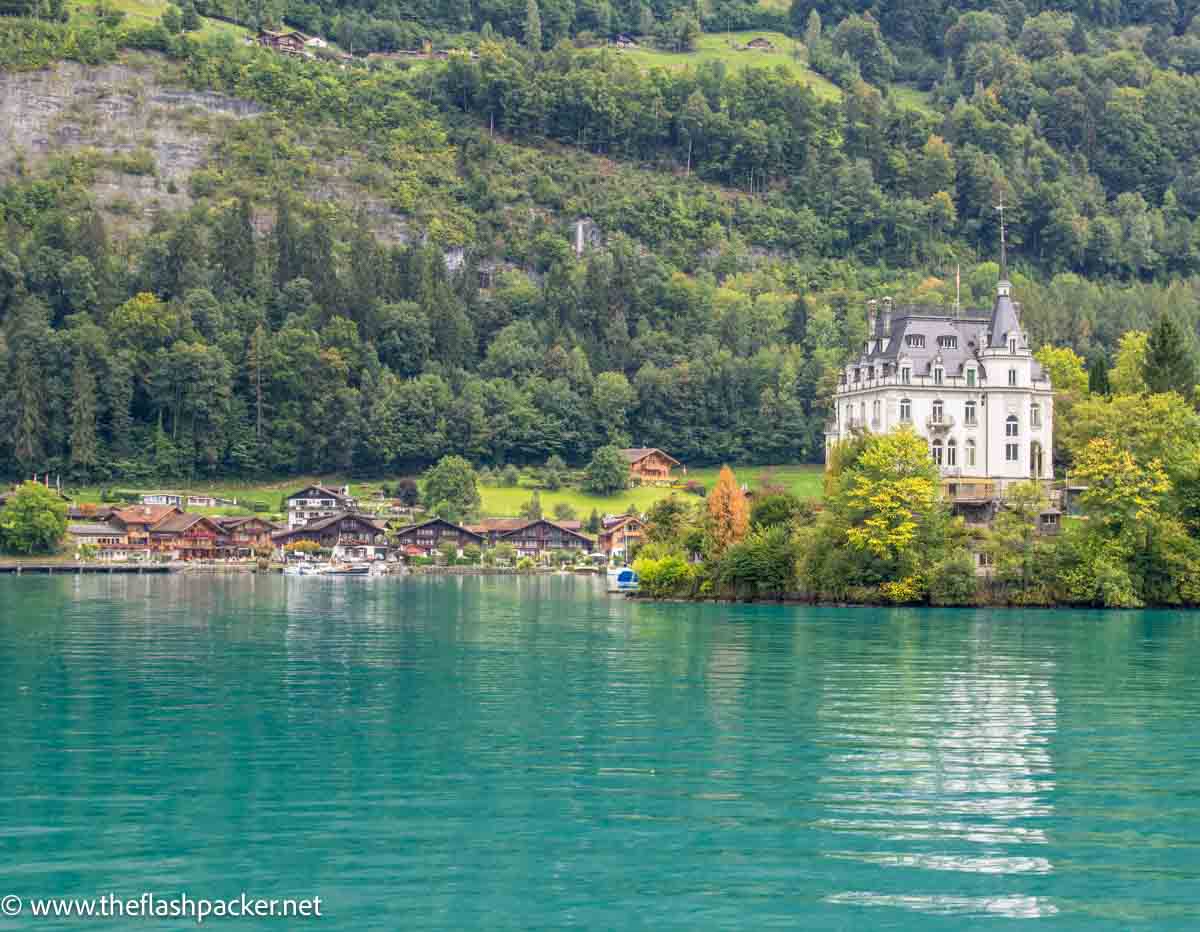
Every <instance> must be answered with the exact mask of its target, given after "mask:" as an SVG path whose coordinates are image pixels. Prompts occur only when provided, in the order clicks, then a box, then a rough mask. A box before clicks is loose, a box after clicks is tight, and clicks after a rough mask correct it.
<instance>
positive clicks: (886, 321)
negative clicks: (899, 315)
mask: <svg viewBox="0 0 1200 932" xmlns="http://www.w3.org/2000/svg"><path fill="white" fill-rule="evenodd" d="M882 324H883V335H884V336H885V337H886V336H887V335H888V334H890V333H891V332H892V298H891V296H890V295H889V296H888V297H886V298H884V299H883V319H882Z"/></svg>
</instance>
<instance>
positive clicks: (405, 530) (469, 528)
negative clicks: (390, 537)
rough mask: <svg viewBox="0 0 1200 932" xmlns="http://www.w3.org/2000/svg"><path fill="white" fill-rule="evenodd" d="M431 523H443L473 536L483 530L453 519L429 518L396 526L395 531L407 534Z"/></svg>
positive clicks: (476, 535) (477, 535)
mask: <svg viewBox="0 0 1200 932" xmlns="http://www.w3.org/2000/svg"><path fill="white" fill-rule="evenodd" d="M431 524H441V525H444V526H446V527H448V528H451V529H452V530H455V531H460V532H462V533H463V534H470V535H471V536H472V537H480V535H481V532H480V531H478V530H475V526H474V525H462V524H455V523H454V522H453V521H447V520H446V519H445V518H427V519H426V520H424V521H418V522H417V523H416V524H405V525H403V526H401V527H398V528H396V530H395V533H397V534H407V533H408V532H409V531H415V530H417V529H418V528H423V527H428V526H429V525H431Z"/></svg>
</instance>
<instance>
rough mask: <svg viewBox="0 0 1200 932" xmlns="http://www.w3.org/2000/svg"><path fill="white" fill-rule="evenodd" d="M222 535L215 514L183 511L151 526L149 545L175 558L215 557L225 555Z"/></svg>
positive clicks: (154, 549)
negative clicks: (205, 515)
mask: <svg viewBox="0 0 1200 932" xmlns="http://www.w3.org/2000/svg"><path fill="white" fill-rule="evenodd" d="M223 537H224V535H223V534H222V532H221V528H220V527H219V526H218V525H217V523H216V522H215V521H213V520H212V518H206V517H204V515H193V514H188V513H187V512H181V513H179V514H177V515H170V516H168V517H166V518H164V519H163V520H162V521H160V522H159V523H158V524H156V525H154V527H152V528H150V549H151V550H152V551H153V552H155V553H159V554H165V555H169V556H170V557H171V558H172V559H175V560H215V559H216V558H217V557H220V556H223V555H224V554H223V553H222V550H221V544H222V542H223V541H222V539H223Z"/></svg>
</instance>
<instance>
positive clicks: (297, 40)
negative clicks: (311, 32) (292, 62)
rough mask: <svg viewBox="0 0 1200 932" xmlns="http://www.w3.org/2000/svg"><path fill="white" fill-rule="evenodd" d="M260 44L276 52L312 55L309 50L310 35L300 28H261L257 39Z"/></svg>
mask: <svg viewBox="0 0 1200 932" xmlns="http://www.w3.org/2000/svg"><path fill="white" fill-rule="evenodd" d="M256 41H257V42H258V44H259V45H261V46H262V47H263V48H268V49H271V50H272V51H275V52H282V53H283V54H285V55H305V54H309V55H311V54H312V53H311V52H308V51H307V46H308V43H309V37H308V36H306V35H305V34H304V33H302V32H300V31H299V30H298V29H285V30H280V31H275V30H273V29H260V30H259V31H258V37H257V39H256Z"/></svg>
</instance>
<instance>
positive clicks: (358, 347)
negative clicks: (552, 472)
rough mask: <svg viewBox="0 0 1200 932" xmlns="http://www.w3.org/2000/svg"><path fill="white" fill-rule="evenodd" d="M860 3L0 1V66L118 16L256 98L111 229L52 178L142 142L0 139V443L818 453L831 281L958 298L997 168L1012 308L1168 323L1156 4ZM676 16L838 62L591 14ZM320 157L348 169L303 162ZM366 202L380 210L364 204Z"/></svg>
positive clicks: (93, 48)
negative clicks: (276, 45) (332, 193)
mask: <svg viewBox="0 0 1200 932" xmlns="http://www.w3.org/2000/svg"><path fill="white" fill-rule="evenodd" d="M894 6H895V8H893V7H891V6H888V7H882V6H879V5H875V6H872V7H870V8H869V9H868V8H864V7H862V6H861V5H858V4H827V3H820V4H815V5H814V4H813V3H811V2H806V0H798V2H797V3H795V4H793V6H792V8H791V9H790V11H780V10H779V9H778V8H776V9H773V10H768V9H763V8H759V7H754V6H747V5H745V4H742V5H729V4H716V5H713V6H711V7H708V8H705V9H702V10H696V8H694V7H692V6H690V5H688V6H686V7H685V6H683V5H672V4H669V3H668V4H653V5H650V6H645V5H642V4H613V5H610V4H608V3H607V2H600V3H596V4H591V5H589V4H586V3H584V2H577V3H573V4H572V3H563V4H560V5H554V4H552V3H550V2H548V0H528V2H527V0H522V2H521V3H520V4H519V5H518V4H509V5H507V6H506V5H504V4H490V5H489V4H486V3H485V4H471V3H469V2H468V3H461V4H456V5H448V4H445V3H433V2H430V3H428V4H421V3H417V4H405V5H394V4H373V3H367V4H344V3H332V2H325V3H278V4H271V3H263V4H250V5H245V4H239V5H237V7H236V8H232V7H231V8H223V7H220V6H219V4H217V3H215V2H211V0H210V2H209V4H208V5H205V4H204V3H198V4H196V9H198V10H199V11H200V12H201V13H203V14H205V15H210V14H211V15H219V16H221V17H223V18H226V19H230V20H236V21H240V22H244V23H247V24H248V25H257V24H260V23H265V24H271V25H278V24H280V23H283V22H287V23H288V24H291V25H297V26H301V27H302V28H306V29H308V30H310V31H312V32H316V33H321V34H324V35H327V36H329V37H330V38H331V39H333V40H336V41H338V42H339V43H340V44H341V45H342V47H343V48H345V49H351V50H353V51H354V52H356V53H362V52H364V51H367V50H369V49H371V48H383V49H387V48H394V47H412V46H415V45H417V44H419V42H420V41H421V40H422V39H423V38H429V39H432V40H434V41H435V42H437V43H438V44H439V45H441V46H443V47H450V48H457V49H461V50H462V51H460V52H452V53H451V54H449V55H448V56H447V57H446V58H445V59H440V60H438V59H434V60H429V61H424V62H421V63H420V64H419V65H416V66H409V65H405V64H397V63H394V62H390V61H380V60H375V59H372V60H367V59H365V58H360V59H358V60H357V61H356V62H352V63H349V64H348V63H347V62H346V61H345V60H340V59H338V58H336V57H333V56H329V57H325V56H319V57H317V58H316V59H314V60H303V59H297V58H287V57H284V56H280V55H277V54H273V53H271V52H269V51H266V50H261V49H256V48H248V47H244V46H241V45H239V44H235V43H234V42H232V41H230V40H229V39H227V38H226V39H221V38H216V39H211V40H206V41H199V40H198V39H197V38H196V37H195V36H194V35H193V34H189V33H188V32H186V31H183V30H184V29H185V28H186V27H185V26H181V23H180V21H179V19H178V18H175V19H173V20H172V21H169V22H164V23H163V24H155V25H145V24H135V23H125V22H122V21H121V16H120V14H118V13H113V12H112V11H110V10H107V9H102V10H100V11H99V12H98V13H97V14H96V15H92V16H88V17H86V18H81V17H78V16H77V17H75V18H70V19H67V20H66V21H63V17H64V16H65V13H63V8H62V7H61V6H59V7H53V6H52V5H51V6H47V5H35V6H34V7H30V8H26V7H23V6H22V4H21V3H14V4H10V7H11V9H9V10H8V12H16V13H29V12H40V13H41V14H42V15H41V17H40V18H21V17H17V18H8V19H0V69H3V70H8V71H20V70H28V69H36V68H41V67H45V66H48V65H51V64H52V63H54V62H56V61H62V60H74V61H80V62H84V63H89V64H97V63H101V62H107V61H112V60H114V59H117V58H119V57H121V56H128V55H130V54H134V55H137V56H138V59H137V61H138V63H139V67H143V68H148V69H150V70H152V71H156V73H158V74H159V75H160V76H162V77H163V78H164V79H165V80H170V81H173V82H176V83H179V84H181V85H188V86H190V87H192V88H195V89H199V90H211V91H218V92H222V93H225V94H229V95H233V96H236V97H238V98H243V99H247V100H251V101H256V102H258V103H259V104H262V105H265V106H266V107H267V108H269V110H268V112H266V113H265V114H264V115H263V116H261V117H259V118H256V119H254V120H248V121H245V122H244V123H242V124H239V125H238V126H237V127H236V128H233V129H227V130H223V133H224V135H223V136H222V137H221V138H220V140H219V141H218V143H217V144H216V146H215V147H214V152H213V154H212V159H211V163H210V164H209V165H208V166H207V167H205V168H204V169H203V170H201V171H198V172H196V173H195V174H193V175H192V177H191V179H190V181H189V190H188V191H187V194H188V195H189V203H190V205H191V206H190V207H188V208H186V209H180V210H175V211H166V210H164V211H158V212H156V213H155V214H154V216H153V219H152V222H151V223H150V224H149V225H148V226H147V227H146V228H144V229H143V228H140V227H138V226H137V225H136V224H133V225H131V224H128V223H125V222H124V220H125V219H126V218H123V217H121V216H114V215H113V212H112V211H111V210H105V209H102V208H101V207H100V206H99V205H98V203H97V201H96V198H95V196H94V190H93V187H92V184H93V182H94V180H95V177H96V172H97V170H98V169H99V168H101V167H103V168H105V169H107V170H112V169H113V168H114V165H116V166H117V167H118V168H120V170H122V171H126V172H131V173H138V172H141V173H150V174H153V173H154V172H155V170H156V169H155V166H154V165H153V160H152V159H151V160H150V161H149V163H147V162H146V161H145V160H144V159H142V158H141V153H140V151H136V150H135V151H133V152H129V153H124V154H123V155H122V157H121V158H120V159H119V160H117V159H114V157H111V156H110V157H106V158H103V159H102V158H100V156H98V155H97V154H96V153H95V152H85V151H74V152H67V151H64V152H63V153H61V154H59V155H57V156H56V157H55V158H52V159H51V160H50V162H49V163H47V164H42V165H34V164H25V163H24V162H23V161H20V160H18V162H17V163H16V164H9V165H8V166H6V167H4V166H0V171H3V174H0V321H2V325H0V334H2V339H3V343H2V344H0V376H2V379H0V384H3V385H4V386H5V403H4V405H3V408H2V410H0V418H3V420H4V424H3V428H4V429H3V435H2V437H0V472H3V473H7V474H10V475H20V474H28V473H31V472H44V471H46V470H48V469H49V470H57V471H61V472H63V473H64V474H65V475H69V476H72V477H75V478H78V479H80V480H83V479H107V478H127V479H150V478H156V477H161V478H168V477H188V476H194V475H216V474H246V475H249V474H267V473H270V474H281V473H292V472H299V471H303V472H333V471H337V472H342V473H357V474H368V473H369V474H373V475H380V474H388V473H394V472H400V471H409V470H414V469H417V468H420V467H422V466H424V465H426V464H428V463H430V462H432V461H434V460H436V459H437V458H438V457H440V456H441V455H443V454H445V453H448V452H455V453H462V454H464V455H466V456H468V457H469V458H471V459H472V460H475V461H476V462H481V463H493V464H498V463H508V462H515V463H528V462H542V461H544V460H545V459H546V458H548V457H550V456H553V455H558V456H562V457H564V458H565V459H567V460H568V461H570V462H574V463H580V462H584V461H586V459H587V458H588V456H589V455H590V453H591V451H592V450H594V449H595V448H596V447H598V446H600V445H602V444H605V443H608V442H610V441H615V442H619V443H625V442H633V443H637V444H645V445H656V446H661V447H663V448H666V449H669V450H671V451H672V452H673V453H674V454H675V455H676V456H678V457H679V458H680V459H683V460H684V461H685V462H692V463H697V464H700V463H716V462H723V461H728V462H746V461H753V462H789V461H797V460H809V461H819V459H820V458H821V456H822V450H823V437H822V433H823V426H824V422H825V418H826V408H825V399H826V397H827V396H828V393H829V390H830V386H831V381H830V380H831V379H832V378H833V373H834V372H835V371H836V368H837V366H838V365H839V364H841V362H842V361H843V360H844V358H845V357H846V354H847V353H848V352H849V351H850V349H851V347H853V346H855V345H856V344H857V343H858V342H859V341H860V340H861V338H862V335H863V333H864V332H865V329H864V328H865V319H864V317H865V315H864V304H865V301H866V300H867V299H868V298H874V297H880V296H882V295H885V294H886V295H892V296H894V297H895V298H896V299H897V301H900V302H905V301H919V302H922V303H931V304H938V305H942V306H946V307H949V305H950V304H951V303H952V302H953V301H954V300H955V297H956V290H955V289H956V285H955V277H956V269H958V268H961V271H962V279H961V287H962V298H963V301H964V303H971V302H976V303H986V302H987V301H988V300H989V295H990V293H991V291H992V287H993V284H994V281H995V278H996V274H997V269H996V266H995V264H994V263H992V262H991V261H989V260H990V258H991V257H992V256H993V255H994V253H995V246H996V239H997V228H996V218H995V210H994V205H995V204H996V203H998V201H999V199H1000V198H1003V199H1004V202H1005V203H1006V204H1008V205H1010V206H1011V209H1010V210H1009V212H1008V216H1009V218H1010V233H1011V238H1012V241H1013V253H1014V255H1015V258H1016V265H1015V274H1014V276H1013V277H1014V284H1015V288H1016V292H1017V294H1018V297H1019V298H1020V299H1021V301H1022V305H1023V314H1024V320H1025V323H1026V325H1027V327H1028V328H1029V329H1030V331H1031V334H1032V336H1033V338H1034V342H1035V344H1036V345H1039V346H1040V345H1042V344H1045V343H1054V344H1058V345H1063V346H1069V347H1071V348H1073V349H1074V350H1076V351H1077V352H1079V353H1080V354H1081V355H1082V356H1084V357H1086V358H1087V359H1088V361H1089V362H1091V361H1093V360H1096V359H1099V358H1111V357H1115V354H1116V349H1117V346H1118V342H1119V340H1120V338H1121V336H1122V334H1123V333H1125V332H1126V331H1127V330H1129V329H1141V330H1149V329H1150V325H1151V323H1152V322H1153V321H1155V320H1156V319H1157V318H1158V317H1160V316H1161V314H1163V313H1166V314H1168V315H1169V316H1171V317H1172V319H1174V320H1175V321H1176V322H1177V323H1178V325H1179V333H1180V334H1181V339H1182V340H1183V341H1184V342H1185V344H1186V350H1187V352H1189V353H1194V352H1195V345H1196V336H1197V332H1198V330H1197V328H1198V326H1200V279H1198V278H1197V277H1196V276H1197V275H1198V274H1200V219H1198V217H1200V151H1198V147H1197V145H1196V140H1197V139H1200V77H1198V76H1197V72H1200V23H1197V22H1196V20H1195V16H1194V13H1195V10H1194V9H1192V8H1191V7H1187V8H1177V7H1176V6H1175V4H1174V3H1171V2H1167V3H1166V4H1119V3H1114V4H1111V5H1109V6H1104V7H1101V6H1091V7H1088V8H1086V9H1079V8H1076V7H1072V8H1071V9H1069V10H1059V9H1054V8H1042V7H1040V6H1038V7H1036V8H1035V7H1034V6H1032V5H1030V6H1026V5H1024V4H1022V3H1021V2H1019V0H1013V2H1011V3H997V4H991V5H989V8H988V9H986V10H969V11H961V10H958V9H955V8H953V7H949V8H945V7H939V8H936V9H935V8H934V7H933V6H932V5H930V7H929V9H927V10H922V9H921V8H919V7H914V6H912V5H911V4H908V5H905V6H904V7H903V9H901V8H900V5H894ZM1193 6H1194V4H1193ZM190 9H191V8H190V7H189V10H190ZM0 12H3V10H0ZM680 16H691V17H694V18H695V19H696V21H697V22H698V23H699V24H701V25H702V27H703V28H704V29H707V30H712V29H719V28H721V29H723V28H735V27H741V26H751V27H756V28H757V27H759V26H764V27H776V28H786V29H788V30H790V31H791V33H792V34H793V35H794V36H795V37H796V38H797V40H798V45H797V49H798V50H799V52H802V53H803V55H804V58H805V61H806V63H807V65H808V66H809V67H810V68H812V69H813V70H816V71H820V72H821V73H823V74H825V75H827V76H828V77H829V78H830V79H831V80H833V81H834V83H835V84H836V85H837V87H838V89H839V96H838V98H837V99H830V98H829V97H827V96H818V94H817V93H815V92H814V90H813V89H812V87H811V86H810V84H809V83H808V82H806V81H805V80H804V77H803V75H802V74H799V73H797V72H796V71H793V70H788V69H782V68H780V69H777V70H768V69H733V68H729V67H726V66H725V65H723V64H722V63H720V62H717V63H712V64H706V65H704V66H702V67H698V68H684V69H680V70H668V69H665V68H651V69H646V68H644V67H642V66H639V65H637V64H635V63H634V62H633V61H631V60H629V59H627V58H623V57H622V56H621V55H620V53H619V52H617V51H615V50H614V49H612V48H608V47H604V46H603V39H604V38H605V37H608V36H612V35H615V34H617V33H620V32H636V33H638V34H639V35H645V34H647V33H655V32H662V29H661V27H662V25H663V24H664V23H667V24H669V23H671V22H672V21H674V20H675V19H676V18H678V17H680ZM756 17H757V18H756ZM183 19H185V20H186V19H187V17H184V18H183ZM347 22H350V23H353V24H355V25H354V28H355V29H360V30H365V31H368V32H369V31H371V30H376V31H378V32H379V34H380V35H383V34H384V33H386V32H387V30H389V29H391V30H393V31H395V30H400V31H399V32H395V35H394V41H392V40H388V42H382V41H378V40H377V39H372V40H370V41H366V40H363V39H361V37H359V38H355V36H354V35H352V34H350V33H347V32H346V31H345V30H346V28H348V27H346V23H347ZM534 27H536V29H535V28H534ZM664 41H666V40H664ZM389 42H390V43H391V44H388V43H389ZM131 50H132V51H131ZM143 52H151V53H154V55H153V56H149V57H148V56H145V55H141V54H140V53H143ZM901 89H907V90H909V91H912V92H914V93H919V95H921V96H919V98H918V101H919V102H918V104H916V105H914V104H912V103H911V100H910V101H905V100H904V95H903V94H901V93H900V91H901ZM351 158H354V159H358V160H359V162H358V163H357V164H359V165H360V168H359V169H358V170H357V174H356V184H357V185H358V187H357V188H356V191H357V192H358V195H357V196H356V197H354V198H345V199H334V200H330V199H328V198H319V197H316V196H314V189H315V188H316V187H317V182H318V180H319V177H320V171H321V165H322V159H324V160H325V161H327V162H332V161H336V160H338V159H351ZM101 162H102V163H103V165H101V164H100V163H101ZM379 209H382V210H384V211H385V212H387V213H388V214H389V215H392V216H397V217H400V218H402V219H403V221H404V225H405V233H404V235H402V236H394V235H393V236H390V237H389V236H382V235H379V236H377V235H375V233H378V232H379V231H378V230H374V227H373V222H374V220H375V218H376V215H377V213H378V211H379ZM577 221H584V225H585V228H586V229H587V230H588V231H589V232H588V236H587V237H586V243H585V244H584V248H583V249H582V250H581V252H580V253H579V254H577V252H576V250H575V248H574V245H575V237H576V223H577ZM373 230H374V232H373Z"/></svg>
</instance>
